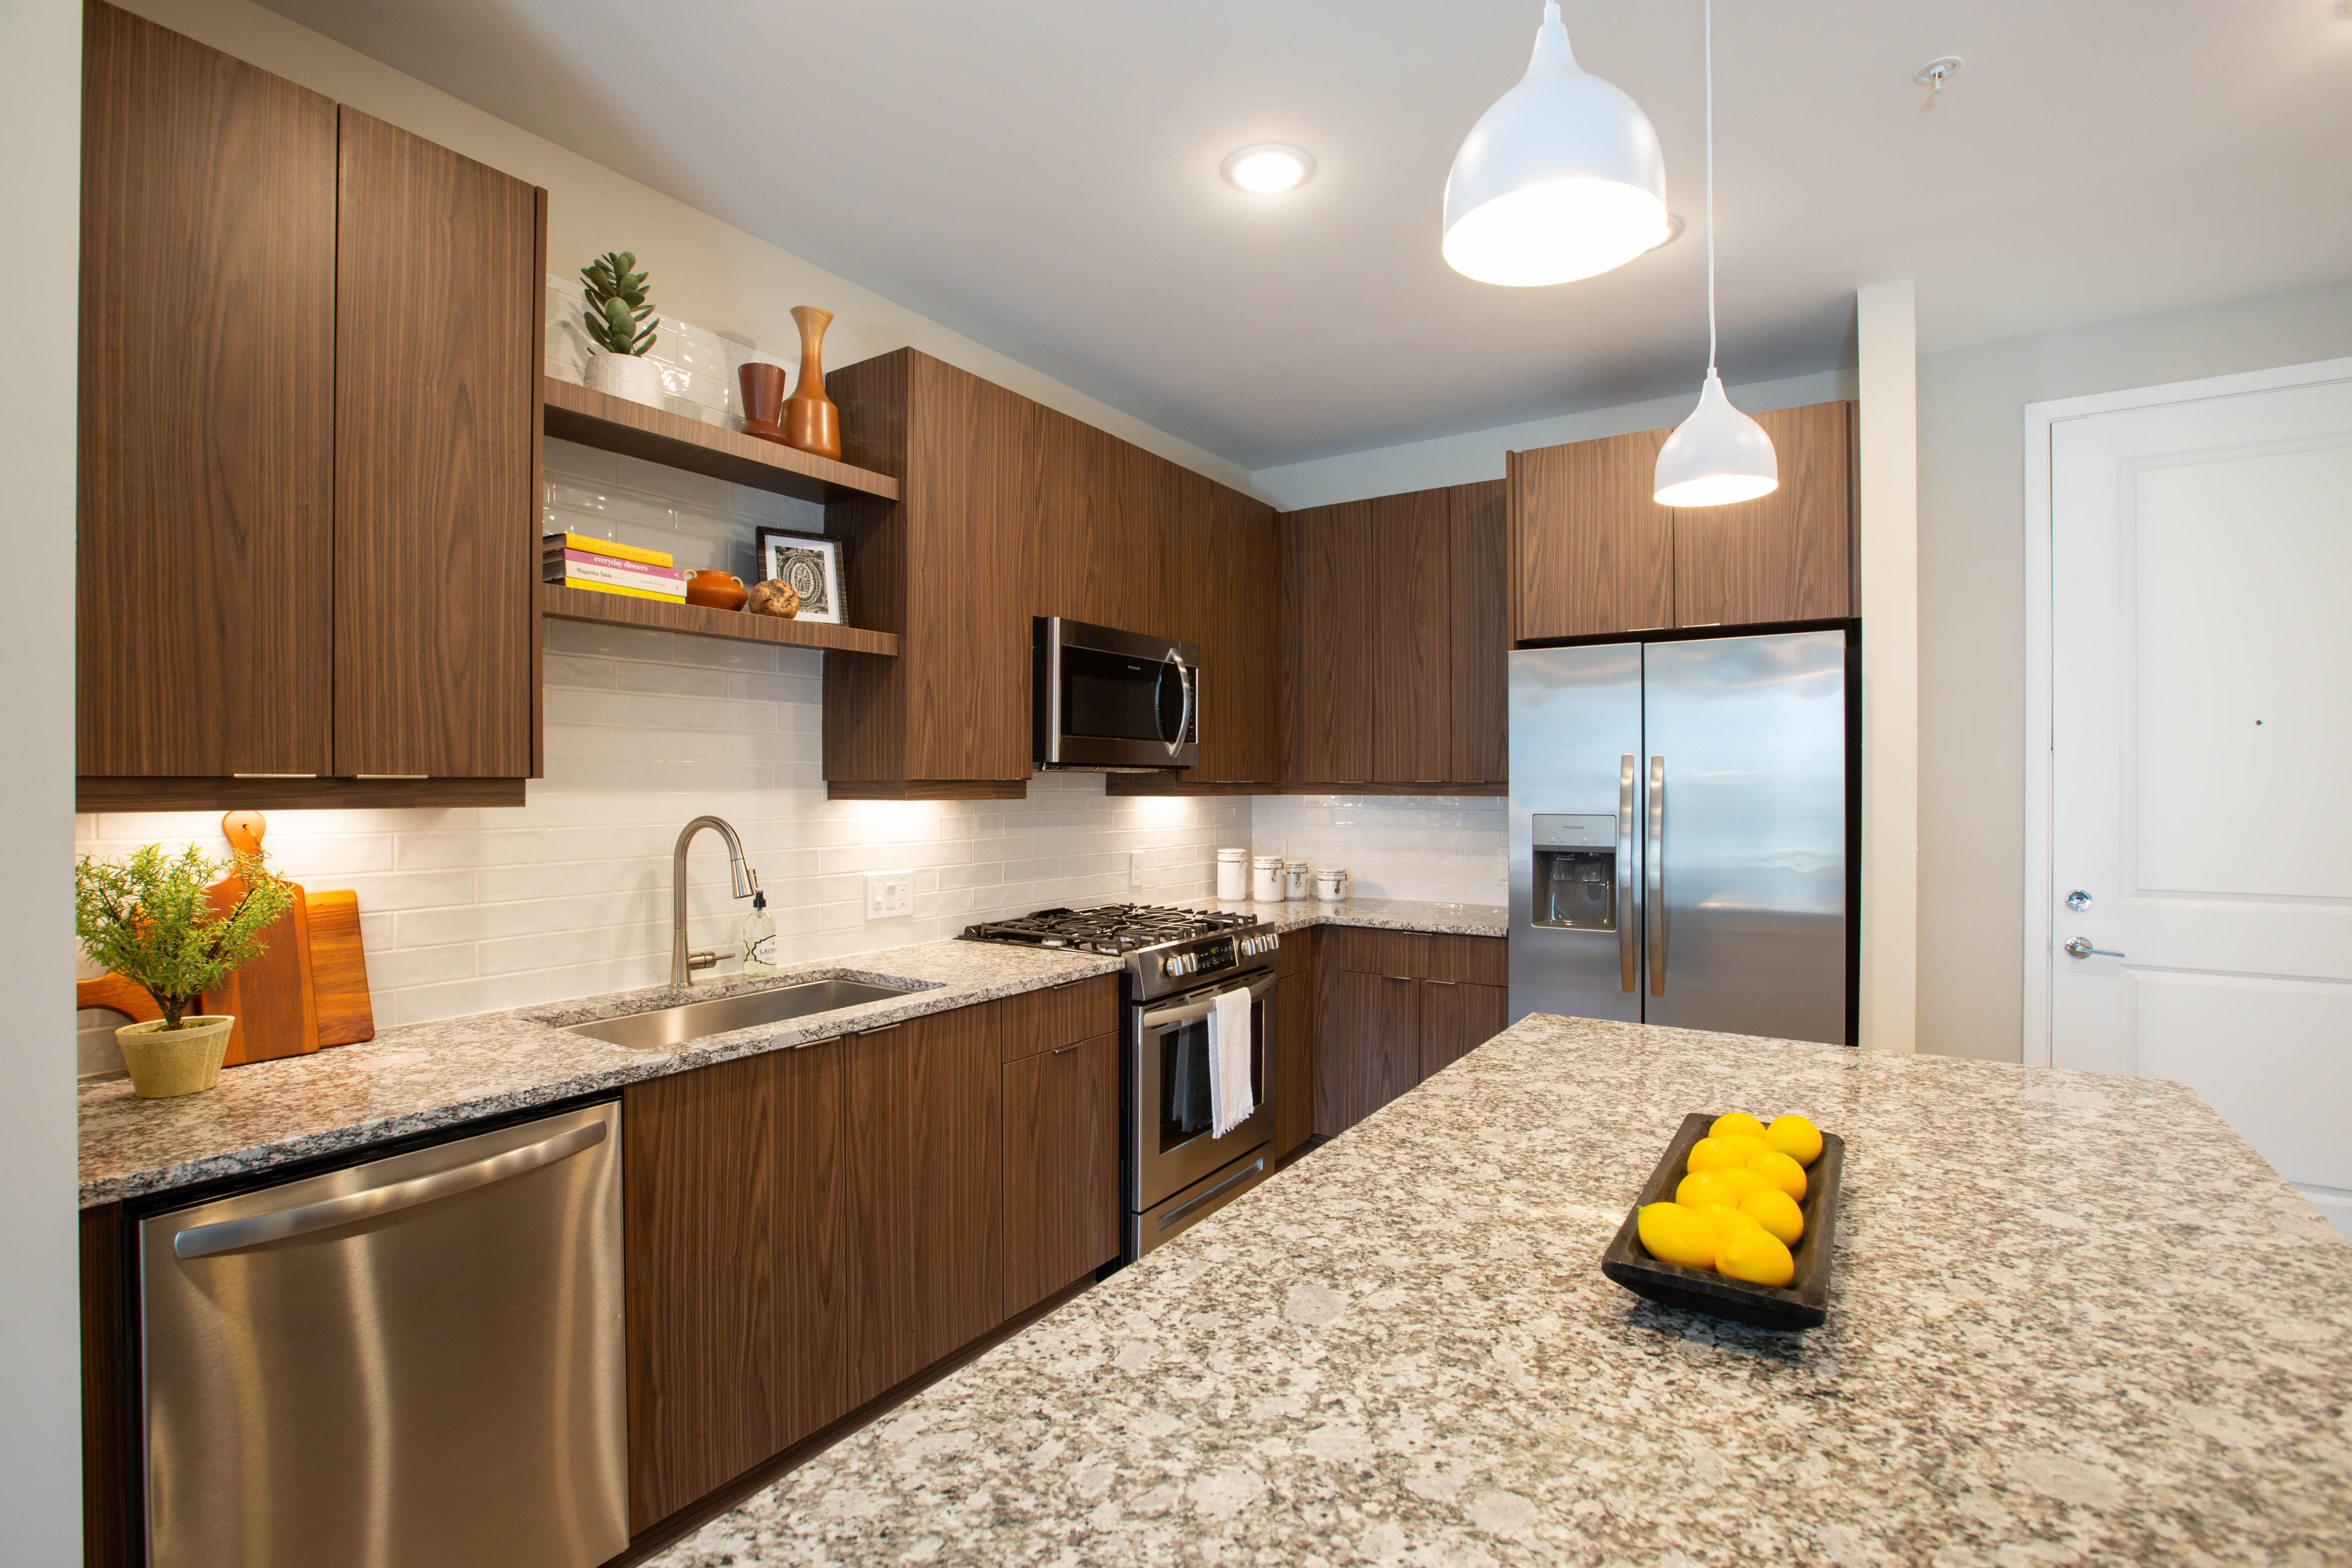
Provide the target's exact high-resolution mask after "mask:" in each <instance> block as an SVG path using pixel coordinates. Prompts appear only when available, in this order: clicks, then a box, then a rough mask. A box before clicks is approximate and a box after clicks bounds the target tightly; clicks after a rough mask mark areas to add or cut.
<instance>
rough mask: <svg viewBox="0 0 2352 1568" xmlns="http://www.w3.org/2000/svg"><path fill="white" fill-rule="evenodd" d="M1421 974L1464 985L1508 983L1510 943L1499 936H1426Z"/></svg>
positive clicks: (1509, 980) (1433, 978) (1509, 979)
mask: <svg viewBox="0 0 2352 1568" xmlns="http://www.w3.org/2000/svg"><path fill="white" fill-rule="evenodd" d="M1421 940H1422V942H1423V948H1422V964H1423V967H1422V969H1421V971H1420V973H1421V976H1422V978H1423V979H1424V980H1448V981H1453V982H1455V983H1457V984H1464V985H1508V984H1510V983H1511V944H1510V943H1509V942H1506V941H1505V940H1504V939H1503V938H1501V937H1499V936H1425V937H1423V938H1422V939H1421Z"/></svg>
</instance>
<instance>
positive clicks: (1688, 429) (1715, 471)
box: [1653, 0, 1780, 506]
mask: <svg viewBox="0 0 2352 1568" xmlns="http://www.w3.org/2000/svg"><path fill="white" fill-rule="evenodd" d="M1776 489H1780V458H1778V457H1777V456H1776V455H1775V454H1774V453H1773V450H1772V437H1769V436H1767V435H1766V434H1764V426H1761V425H1759V424H1758V423H1756V421H1755V420H1753V419H1750V418H1749V417H1748V416H1747V415H1745V414H1742V413H1741V412H1739V410H1738V409H1737V408H1734V407H1733V406H1732V405H1731V399H1730V398H1728V397H1726V396H1725V395H1724V394H1723V377H1722V376H1720V375H1718V374H1716V369H1715V0H1706V384H1705V385H1703V386H1701V387H1700V388H1699V392H1698V406H1697V407H1696V408H1695V409H1693V410H1691V416H1690V417H1689V418H1687V419H1685V420H1684V421H1683V422H1682V424H1681V425H1679V426H1676V427H1675V433H1674V434H1673V435H1671V436H1669V437H1666V444H1665V445H1664V447H1660V448H1659V449H1658V468H1657V473H1656V475H1655V482H1654V492H1653V493H1654V495H1655V497H1656V499H1657V502H1658V504H1659V505H1660V506H1723V505H1725V504H1727V503H1728V502H1731V501H1741V500H1755V499H1756V498H1757V497H1758V496H1761V495H1769V494H1771V493H1772V492H1773V491H1774V490H1776Z"/></svg>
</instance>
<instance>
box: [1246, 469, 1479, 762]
mask: <svg viewBox="0 0 2352 1568" xmlns="http://www.w3.org/2000/svg"><path fill="white" fill-rule="evenodd" d="M1504 497H1505V490H1504V487H1503V485H1502V484H1501V483H1500V482H1499V481H1488V482H1486V483H1483V484H1472V485H1454V486H1451V487H1448V488H1446V489H1433V490H1417V491H1413V492H1412V493H1410V494H1405V495H1395V496H1383V497H1381V498H1380V499H1378V500H1363V501H1349V502H1344V503H1341V504H1339V505H1336V506H1327V507H1317V508H1313V509H1311V510H1307V511H1300V512H1292V513H1289V514H1286V516H1285V517H1284V518H1283V520H1282V521H1283V529H1284V537H1283V548H1284V556H1283V574H1282V580H1283V625H1284V634H1285V637H1286V660H1285V669H1284V677H1285V683H1286V704H1285V706H1286V711H1287V714H1288V723H1287V740H1288V745H1287V755H1286V764H1285V773H1284V779H1285V782H1286V784H1287V785H1290V786H1312V785H1331V786H1346V785H1349V784H1374V785H1386V786H1402V787H1405V788H1408V789H1411V788H1420V789H1423V790H1425V791H1431V792H1440V791H1443V790H1444V789H1445V788H1447V787H1449V786H1480V785H1485V786H1494V785H1499V784H1503V783H1505V782H1506V780H1507V773H1506V768H1507V745H1506V742H1505V733H1506V725H1507V690H1506V679H1507V677H1506V660H1507V653H1508V647H1507V625H1506V619H1505V616H1504V613H1503V611H1504V605H1505V602H1506V592H1507V584H1508V577H1507V573H1506V571H1505V569H1504V554H1505V551H1506V549H1507V542H1506V534H1507V519H1506V511H1505V507H1504Z"/></svg>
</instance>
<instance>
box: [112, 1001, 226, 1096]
mask: <svg viewBox="0 0 2352 1568" xmlns="http://www.w3.org/2000/svg"><path fill="white" fill-rule="evenodd" d="M235 1028H236V1019H235V1018H234V1017H232V1016H228V1015H227V1014H225V1013H216V1014H206V1015H196V1016H189V1017H185V1018H183V1019H181V1020H180V1026H179V1027H178V1028H176V1029H166V1028H165V1027H163V1020H162V1019H161V1018H156V1019H153V1020H151V1021H150V1022H148V1023H144V1024H126V1025H124V1026H122V1027H121V1028H120V1029H117V1030H115V1031H114V1043H115V1044H116V1045H118V1046H120V1047H122V1065H123V1066H124V1067H126V1068H130V1069H131V1092H133V1093H134V1094H136V1095H138V1096H139V1098H140V1099H142V1100H169V1099H171V1098H173V1096H174V1095H181V1094H194V1093H195V1092H196V1091H197V1090H198V1089H210V1088H212V1086H213V1085H215V1084H216V1083H218V1082H220V1069H221V1058H223V1057H226V1055H228V1037H229V1032H230V1031H231V1030H233V1029H235Z"/></svg>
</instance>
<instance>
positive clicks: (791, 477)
mask: <svg viewBox="0 0 2352 1568" xmlns="http://www.w3.org/2000/svg"><path fill="white" fill-rule="evenodd" d="M541 387H542V395H543V398H544V412H543V414H542V416H541V420H542V425H543V427H544V428H545V429H546V431H547V433H548V434H549V435H551V436H554V437H559V438H561V439H562V440H566V441H571V442H574V443H576V444H578V445H580V446H583V447H595V448H596V449H597V450H599V451H604V452H618V453H620V454H621V455H622V456H624V457H629V458H644V459H645V460H646V462H648V463H659V464H662V465H663V466H664V467H666V468H684V469H686V470H687V471H688V473H695V474H708V475H709V476H710V477H711V478H712V479H725V480H726V481H728V483H730V484H737V485H748V486H750V487H751V489H761V490H772V491H774V492H775V493H776V494H778V495H785V496H793V497H796V498H797V499H799V500H813V501H817V502H824V501H829V500H833V499H834V498H835V497H836V496H839V495H842V494H845V493H856V494H864V495H877V496H880V497H882V498H883V499H884V500H897V499H898V480H897V479H895V478H893V477H892V476H890V475H888V474H880V473H876V472H875V471H873V470H872V469H870V468H856V467H853V466H852V465H850V464H848V463H836V462H835V461H834V460H833V459H831V458H820V457H818V456H817V455H816V454H815V453H814V452H803V451H800V450H797V449H796V448H794V447H785V446H780V445H778V444H777V443H775V442H773V441H762V440H761V439H760V438H759V437H756V436H746V435H744V434H743V433H742V432H741V431H740V430H730V429H728V428H726V427H725V426H719V425H709V424H705V423H704V422H703V421H702V420H699V419H692V418H688V416H685V415H683V414H673V413H671V412H670V411H669V410H668V409H667V408H655V407H652V406H650V405H646V404H643V403H636V402H633V401H632V400H630V399H628V398H625V397H614V396H613V395H611V394H610V393H604V392H598V391H596V390H595V389H594V388H593V387H587V386H583V385H581V384H579V383H578V382H576V381H564V380H562V379H560V378H558V377H556V376H551V375H550V376H542V377H541ZM826 392H827V395H833V393H832V381H831V378H830V377H827V378H826ZM839 401H840V400H839V398H838V397H835V404H836V405H838V403H839ZM842 438H843V440H844V442H845V443H846V441H847V440H848V435H847V429H846V426H845V427H844V432H843V437H842Z"/></svg>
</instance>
